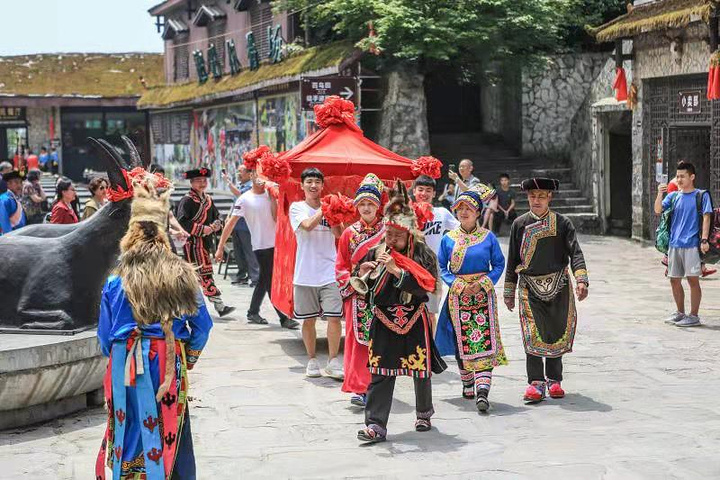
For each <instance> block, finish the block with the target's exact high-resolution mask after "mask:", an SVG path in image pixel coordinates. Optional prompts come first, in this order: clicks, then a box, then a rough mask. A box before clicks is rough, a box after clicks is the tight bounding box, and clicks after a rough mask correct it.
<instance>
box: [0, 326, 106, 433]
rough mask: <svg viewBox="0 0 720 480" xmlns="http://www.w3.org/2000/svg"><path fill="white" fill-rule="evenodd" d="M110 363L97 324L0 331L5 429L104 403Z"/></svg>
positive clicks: (1, 424)
mask: <svg viewBox="0 0 720 480" xmlns="http://www.w3.org/2000/svg"><path fill="white" fill-rule="evenodd" d="M106 366H107V359H106V358H105V357H103V356H102V355H101V353H100V348H99V345H98V341H97V337H96V333H95V331H94V330H92V331H87V332H83V333H80V334H77V335H74V336H71V337H68V336H65V335H24V334H5V335H0V430H2V429H7V428H15V427H20V426H24V425H29V424H33V423H38V422H43V421H46V420H49V419H52V418H56V417H59V416H62V415H66V414H68V413H71V412H75V411H77V410H81V409H84V408H86V407H88V406H93V405H98V404H102V380H103V375H104V374H105V369H106Z"/></svg>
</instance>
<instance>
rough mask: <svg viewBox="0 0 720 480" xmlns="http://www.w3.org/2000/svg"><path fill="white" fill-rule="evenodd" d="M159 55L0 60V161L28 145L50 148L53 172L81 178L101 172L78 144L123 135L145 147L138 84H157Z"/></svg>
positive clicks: (145, 122) (144, 122)
mask: <svg viewBox="0 0 720 480" xmlns="http://www.w3.org/2000/svg"><path fill="white" fill-rule="evenodd" d="M162 61H163V57H162V56H161V55H159V54H139V53H127V54H122V53H120V54H95V53H92V54H91V53H88V54H78V53H70V54H42V55H40V54H38V55H22V56H13V57H0V160H11V159H12V158H13V157H14V156H15V154H16V152H18V151H19V150H21V149H22V148H23V147H29V148H30V149H32V150H33V151H34V152H35V153H39V151H40V148H41V147H46V148H50V147H51V146H54V147H56V148H57V151H58V154H59V157H60V169H61V173H63V174H65V175H67V176H69V177H70V178H72V179H74V180H81V179H82V173H83V171H84V170H85V169H86V168H90V169H94V170H104V169H105V167H104V164H103V163H102V162H101V160H100V159H99V158H97V157H95V156H94V155H93V153H92V152H91V151H89V149H88V145H87V142H86V138H87V137H88V136H93V137H105V138H108V139H109V140H110V141H113V142H117V143H118V144H120V138H119V137H120V135H129V136H131V137H132V138H134V139H135V140H136V141H138V143H140V144H144V145H149V141H148V138H147V136H148V135H147V132H148V119H147V113H146V112H139V111H138V110H137V108H136V103H137V101H138V99H139V98H140V95H141V93H142V92H143V91H144V89H145V86H144V85H151V84H159V83H162V74H163V68H162Z"/></svg>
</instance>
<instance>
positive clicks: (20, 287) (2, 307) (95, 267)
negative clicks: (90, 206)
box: [0, 137, 143, 333]
mask: <svg viewBox="0 0 720 480" xmlns="http://www.w3.org/2000/svg"><path fill="white" fill-rule="evenodd" d="M89 141H90V143H91V144H92V145H93V146H94V147H95V149H96V150H97V152H98V153H99V154H100V156H101V157H102V158H103V159H104V160H105V161H106V162H107V164H108V165H107V167H108V179H109V180H110V187H111V188H113V189H117V188H122V189H124V190H127V189H128V185H127V184H126V181H125V177H124V175H123V172H122V170H123V168H124V162H123V159H122V157H121V156H120V155H119V154H118V152H117V150H116V149H115V148H114V147H113V146H112V145H110V144H109V143H107V142H106V141H104V140H96V139H93V138H91V139H89ZM123 141H124V142H125V144H126V146H127V147H128V149H129V151H130V157H131V159H132V165H131V167H136V166H143V164H142V161H141V159H140V155H139V153H138V151H137V149H136V148H135V146H134V145H133V143H132V142H131V141H130V140H129V139H128V138H126V137H123ZM131 201H132V200H131V199H127V200H121V201H118V202H110V203H108V204H107V205H105V206H104V207H103V208H101V209H100V210H99V211H98V212H97V213H96V214H95V215H93V216H92V217H90V218H89V219H88V220H84V221H82V222H80V223H77V224H74V225H53V224H41V225H31V226H28V227H25V228H22V229H19V230H17V231H14V232H12V233H9V234H7V235H4V236H1V237H0V297H1V299H0V329H2V331H4V332H9V331H10V332H11V331H13V330H15V331H27V330H29V329H31V330H33V331H47V333H58V331H61V332H68V331H76V330H83V329H87V328H91V327H94V326H96V325H97V321H98V313H99V309H100V297H101V293H102V286H103V284H104V283H105V280H106V279H107V277H108V274H109V273H110V271H111V270H112V268H113V267H114V266H115V263H116V261H117V256H118V253H119V248H120V239H121V238H122V236H123V235H124V234H125V232H126V230H127V228H128V221H129V219H130V203H131Z"/></svg>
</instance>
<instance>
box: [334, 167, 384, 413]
mask: <svg viewBox="0 0 720 480" xmlns="http://www.w3.org/2000/svg"><path fill="white" fill-rule="evenodd" d="M383 190H384V185H383V182H382V180H380V179H379V178H378V177H377V176H376V175H375V174H373V173H368V174H367V175H366V176H365V178H364V179H363V181H362V183H361V184H360V188H358V191H357V193H356V194H355V202H354V203H355V208H356V209H357V211H358V213H359V214H360V220H358V221H357V222H355V223H353V224H352V225H350V226H349V227H348V228H346V229H345V231H344V232H343V233H342V235H341V236H340V240H338V249H337V260H336V262H335V276H336V278H337V282H338V286H339V287H340V293H341V295H342V297H343V303H344V311H345V352H344V356H343V357H344V358H343V360H344V367H345V368H344V370H345V380H344V381H343V385H342V391H343V392H348V393H352V394H353V396H352V398H351V399H350V402H351V403H352V404H353V405H356V406H358V407H365V397H366V393H367V388H368V385H369V384H370V371H369V370H368V364H367V362H368V348H367V346H368V342H369V341H370V323H371V322H372V317H373V313H372V308H371V306H370V305H368V304H367V303H366V302H365V299H364V298H363V297H362V296H361V295H358V294H357V292H356V291H355V290H354V289H353V287H352V286H351V285H350V277H351V275H352V272H353V270H354V269H355V267H356V266H357V265H358V263H360V260H362V258H363V257H364V256H365V255H366V254H367V252H368V250H370V249H371V248H372V247H374V246H376V245H377V244H378V243H380V241H381V240H382V236H383V233H385V227H384V224H383V221H382V218H380V217H378V209H379V208H380V201H381V197H382V192H383Z"/></svg>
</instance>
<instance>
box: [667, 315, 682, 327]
mask: <svg viewBox="0 0 720 480" xmlns="http://www.w3.org/2000/svg"><path fill="white" fill-rule="evenodd" d="M683 318H685V314H684V313H682V312H675V313H673V314H672V315H670V316H669V317H668V318H666V319H665V323H667V324H668V325H675V324H676V323H677V322H679V321H680V320H682V319H683Z"/></svg>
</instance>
